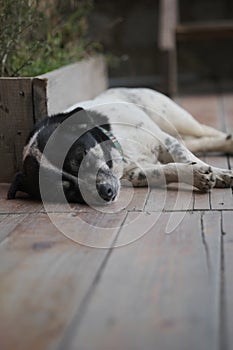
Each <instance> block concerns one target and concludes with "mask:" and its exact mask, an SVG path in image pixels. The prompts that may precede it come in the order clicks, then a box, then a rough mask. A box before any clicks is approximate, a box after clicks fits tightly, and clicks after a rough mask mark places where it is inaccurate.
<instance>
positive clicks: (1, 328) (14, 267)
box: [0, 213, 121, 350]
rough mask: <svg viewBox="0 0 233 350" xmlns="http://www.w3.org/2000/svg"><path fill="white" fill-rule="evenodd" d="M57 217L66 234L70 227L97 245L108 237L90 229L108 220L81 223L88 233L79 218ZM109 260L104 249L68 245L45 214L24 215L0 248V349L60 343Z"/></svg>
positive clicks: (41, 348) (40, 347) (116, 222)
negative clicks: (94, 236) (96, 241)
mask: <svg viewBox="0 0 233 350" xmlns="http://www.w3.org/2000/svg"><path fill="white" fill-rule="evenodd" d="M59 215H61V216H60V220H63V221H64V229H65V228H66V227H65V225H66V223H67V222H68V221H69V222H68V225H72V227H73V231H75V230H76V231H79V234H81V231H82V235H83V236H84V235H86V236H88V235H91V234H92V235H94V234H96V237H98V244H99V245H101V240H102V243H103V244H104V242H105V241H106V234H105V233H104V232H103V231H99V232H98V229H97V228H94V227H93V226H94V225H95V224H96V223H97V224H98V223H99V224H101V225H102V226H104V225H105V226H107V225H109V224H110V222H109V220H107V221H106V217H105V218H104V217H103V216H102V218H97V216H96V217H95V218H90V217H89V218H88V217H86V218H84V217H82V219H83V220H90V221H91V223H92V226H90V227H89V229H87V227H86V226H85V225H84V224H83V223H82V221H81V220H79V219H78V218H76V222H74V219H75V218H73V220H72V218H70V217H69V216H68V214H66V215H62V214H59ZM87 215H89V216H90V215H91V214H87ZM61 217H62V218H61ZM70 219H71V220H70ZM78 220H79V221H78ZM120 220H121V218H120V217H119V216H117V215H115V217H114V219H113V218H112V219H111V225H112V226H113V227H115V228H114V229H112V230H111V233H110V231H108V234H109V237H108V241H109V242H110V240H112V241H113V240H114V239H115V236H116V234H117V231H118V230H119V229H118V228H117V226H118V225H119V224H120ZM108 254H109V251H108V250H106V249H93V248H87V247H84V246H81V245H79V244H77V243H74V242H72V241H71V240H69V239H67V238H66V237H65V236H64V235H62V234H61V233H60V232H59V231H58V229H57V228H56V227H55V226H54V225H53V224H52V223H51V222H50V219H49V218H48V216H47V215H45V214H43V213H41V214H38V213H37V214H31V215H28V216H27V217H26V218H25V219H24V220H23V221H22V222H21V223H19V224H18V225H17V227H16V228H15V229H14V230H13V231H12V232H11V234H10V235H9V236H8V237H7V238H6V239H5V240H4V241H3V242H2V244H1V245H0V279H1V285H0V309H1V313H0V344H1V349H4V350H11V349H16V348H17V349H19V350H25V349H35V350H45V349H49V348H51V346H52V345H54V344H57V343H59V339H60V337H61V336H62V335H63V333H64V332H65V331H66V329H67V327H68V326H69V323H70V322H71V321H72V319H73V317H75V315H76V311H77V310H79V309H80V308H82V303H85V298H86V297H87V296H88V295H89V291H90V290H91V289H92V288H93V286H94V285H95V283H96V281H97V280H98V275H99V272H100V271H101V269H102V266H103V265H104V264H105V261H106V259H107V257H108ZM80 312H81V311H80Z"/></svg>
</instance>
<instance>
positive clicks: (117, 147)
mask: <svg viewBox="0 0 233 350" xmlns="http://www.w3.org/2000/svg"><path fill="white" fill-rule="evenodd" d="M98 129H100V130H101V131H102V132H103V133H104V134H105V135H106V136H107V137H108V138H109V139H110V140H111V141H112V143H113V144H114V146H115V147H116V149H117V150H118V152H119V153H120V155H121V157H122V159H123V160H124V156H123V151H122V148H121V145H120V143H119V142H118V140H117V139H116V137H115V136H114V135H113V134H112V133H111V131H108V130H106V129H104V128H102V127H101V126H98Z"/></svg>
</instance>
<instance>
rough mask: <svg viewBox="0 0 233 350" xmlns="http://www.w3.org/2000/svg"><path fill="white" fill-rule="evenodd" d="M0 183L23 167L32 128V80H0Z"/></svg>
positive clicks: (9, 178)
mask: <svg viewBox="0 0 233 350" xmlns="http://www.w3.org/2000/svg"><path fill="white" fill-rule="evenodd" d="M0 124H1V131H0V169H1V171H0V182H4V181H5V182H6V181H9V180H11V179H12V177H13V176H14V174H15V172H16V171H18V170H19V169H20V167H21V159H22V150H23V147H24V144H25V141H26V138H27V137H28V133H29V131H30V130H31V128H32V125H33V104H32V83H31V79H30V78H1V79H0Z"/></svg>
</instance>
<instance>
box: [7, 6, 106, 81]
mask: <svg viewBox="0 0 233 350" xmlns="http://www.w3.org/2000/svg"><path fill="white" fill-rule="evenodd" d="M92 8H93V0H78V1H73V0H67V1H64V0H43V1H42V0H41V1H39V0H0V33H1V42H0V64H1V75H2V76H17V75H23V76H34V75H39V74H43V73H45V72H47V71H49V70H52V69H56V68H58V67H60V66H62V65H64V64H68V63H72V62H74V61H77V60H80V59H82V58H83V57H85V56H86V55H88V54H90V53H93V51H99V50H100V49H101V47H100V45H99V44H98V43H95V42H93V41H92V40H91V39H90V38H88V36H87V30H88V15H89V13H90V11H91V10H92Z"/></svg>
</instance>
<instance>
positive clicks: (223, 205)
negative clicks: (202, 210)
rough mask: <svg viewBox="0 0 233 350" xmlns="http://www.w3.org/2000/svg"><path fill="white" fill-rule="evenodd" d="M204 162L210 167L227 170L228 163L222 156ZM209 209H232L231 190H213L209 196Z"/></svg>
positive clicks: (232, 198) (209, 158)
mask: <svg viewBox="0 0 233 350" xmlns="http://www.w3.org/2000/svg"><path fill="white" fill-rule="evenodd" d="M206 161H207V163H208V164H210V165H212V166H216V167H219V168H223V169H228V161H227V158H226V157H224V156H215V157H211V156H210V157H207V158H206ZM210 201H211V208H212V209H219V210H226V209H233V197H232V189H231V188H214V189H213V190H212V191H211V196H210Z"/></svg>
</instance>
